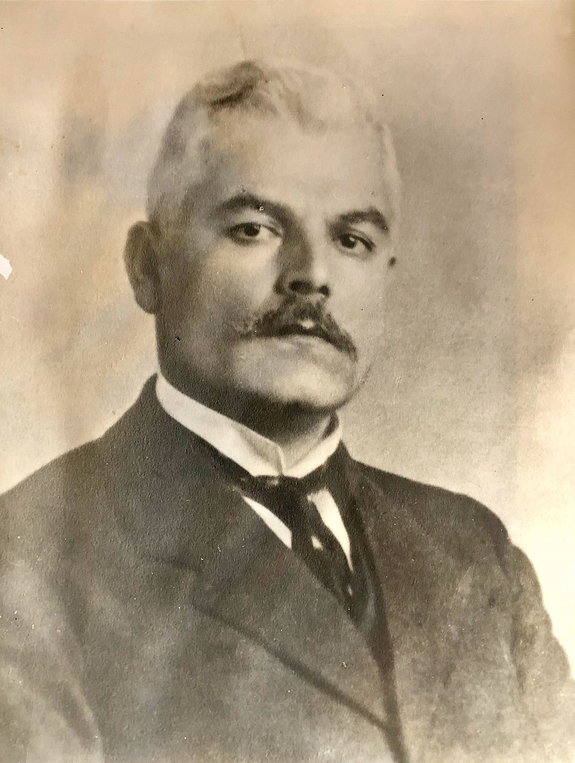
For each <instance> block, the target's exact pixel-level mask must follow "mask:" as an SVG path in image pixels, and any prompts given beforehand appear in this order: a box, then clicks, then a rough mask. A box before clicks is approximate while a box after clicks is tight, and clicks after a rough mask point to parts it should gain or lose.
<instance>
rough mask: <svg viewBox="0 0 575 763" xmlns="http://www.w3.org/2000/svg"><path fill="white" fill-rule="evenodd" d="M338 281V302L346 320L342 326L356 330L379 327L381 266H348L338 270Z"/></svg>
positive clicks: (381, 295)
mask: <svg viewBox="0 0 575 763" xmlns="http://www.w3.org/2000/svg"><path fill="white" fill-rule="evenodd" d="M340 283H341V287H340V296H339V299H337V304H338V308H339V310H340V311H341V315H342V320H344V321H345V324H347V326H346V325H345V324H344V328H347V330H349V331H350V333H351V332H355V333H356V334H357V333H358V332H359V334H362V333H365V332H368V333H372V332H373V331H374V330H376V329H378V328H379V327H380V326H381V323H382V318H383V307H384V298H385V284H386V278H385V273H383V272H382V268H380V267H377V268H376V267H366V268H363V267H361V266H360V265H359V266H358V265H356V266H355V267H350V266H348V267H347V268H345V269H344V271H343V272H342V274H341V281H340ZM334 303H336V300H335V299H334ZM358 338H361V336H360V337H358Z"/></svg>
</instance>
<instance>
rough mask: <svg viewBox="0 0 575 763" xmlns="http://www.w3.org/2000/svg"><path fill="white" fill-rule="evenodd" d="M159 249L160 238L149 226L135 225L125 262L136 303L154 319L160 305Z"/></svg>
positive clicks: (126, 251) (130, 235)
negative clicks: (153, 316)
mask: <svg viewBox="0 0 575 763" xmlns="http://www.w3.org/2000/svg"><path fill="white" fill-rule="evenodd" d="M158 249H159V242H158V238H157V235H156V234H155V233H154V231H153V229H152V228H151V226H150V224H149V223H146V222H139V223H135V224H134V225H132V227H131V228H130V230H129V231H128V239H127V241H126V247H125V249H124V262H125V263H126V270H127V271H128V278H129V279H130V283H131V284H132V289H133V291H134V296H135V297H136V302H137V303H138V305H139V306H140V307H141V308H142V310H144V311H145V312H146V313H151V314H153V315H155V314H156V313H157V312H158V311H159V309H160V305H161V283H160V275H159V271H160V268H159V261H158Z"/></svg>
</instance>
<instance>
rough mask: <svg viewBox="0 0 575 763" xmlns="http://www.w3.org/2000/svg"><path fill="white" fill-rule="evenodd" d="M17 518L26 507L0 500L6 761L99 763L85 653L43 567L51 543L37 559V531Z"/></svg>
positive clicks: (1, 738)
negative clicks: (84, 676) (86, 691)
mask: <svg viewBox="0 0 575 763" xmlns="http://www.w3.org/2000/svg"><path fill="white" fill-rule="evenodd" d="M14 513H16V514H17V515H19V516H22V515H23V514H24V513H25V507H22V505H21V504H20V503H19V502H18V503H16V504H15V505H13V506H10V507H9V506H8V502H4V501H3V500H0V531H1V535H0V761H2V763H24V761H26V763H100V762H101V761H102V760H103V757H102V753H101V740H100V738H99V733H98V729H97V726H96V723H95V720H94V717H93V715H92V713H91V711H90V708H89V706H88V702H87V701H86V699H85V697H84V696H83V693H82V690H81V659H80V652H79V649H78V648H77V646H76V645H75V640H74V637H73V634H72V633H71V630H70V628H69V627H67V620H66V617H65V615H64V612H63V608H62V603H61V601H60V600H59V597H58V596H56V595H55V594H54V591H53V586H51V585H50V582H49V580H50V574H49V572H48V571H47V568H46V565H45V564H44V558H45V557H47V556H49V550H48V549H49V546H50V543H49V540H48V538H46V537H44V539H43V541H42V542H41V544H37V545H35V547H34V553H31V545H32V541H31V536H32V535H33V533H32V529H31V527H30V526H24V527H22V523H20V522H15V521H11V520H10V517H11V516H13V515H14ZM26 531H27V532H26Z"/></svg>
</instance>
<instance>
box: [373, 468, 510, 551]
mask: <svg viewBox="0 0 575 763" xmlns="http://www.w3.org/2000/svg"><path fill="white" fill-rule="evenodd" d="M358 465H359V467H360V469H361V470H362V471H363V472H364V475H365V476H366V477H367V478H368V479H369V480H370V481H371V482H372V483H373V484H375V485H377V487H378V488H379V490H381V491H383V493H384V494H385V495H386V496H387V497H388V499H390V500H392V501H393V502H394V503H397V504H400V505H401V506H402V507H403V509H404V510H406V511H407V512H408V513H409V515H410V516H411V517H412V518H413V520H414V521H415V522H417V523H418V524H419V525H420V526H421V527H422V528H423V530H424V531H425V532H426V533H427V534H428V535H430V536H431V537H433V539H434V540H435V541H436V542H437V543H439V544H440V545H444V546H447V547H449V549H450V550H451V552H452V553H453V552H456V551H457V550H460V551H461V555H462V556H467V555H468V552H469V550H470V549H471V548H475V549H481V548H484V549H485V548H486V547H489V548H490V549H493V550H494V551H495V553H496V555H497V557H498V559H499V561H500V562H502V561H503V559H504V556H505V552H506V549H507V547H508V545H509V543H510V540H509V535H508V532H507V529H506V528H505V525H504V524H503V522H502V521H501V519H500V518H499V517H498V516H497V514H495V512H493V511H491V509H489V508H487V506H484V505H483V504H482V503H480V502H479V501H477V500H475V499H474V498H470V497H469V496H467V495H464V494H463V493H456V492H453V491H450V490H446V489H445V488H441V487H437V486H435V485H429V484H426V483H423V482H418V481H416V480H413V479H409V478H408V477H403V476H400V475H398V474H392V473H390V472H386V471H383V470H381V469H378V468H376V467H373V466H368V465H367V464H363V463H359V462H358Z"/></svg>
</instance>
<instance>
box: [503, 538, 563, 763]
mask: <svg viewBox="0 0 575 763" xmlns="http://www.w3.org/2000/svg"><path fill="white" fill-rule="evenodd" d="M503 564H504V567H505V569H506V572H507V576H508V579H509V582H510V585H511V587H512V599H511V600H512V603H513V613H512V617H513V641H512V644H511V653H512V656H513V660H514V663H515V669H516V672H517V679H518V682H519V686H520V688H521V691H522V697H523V702H524V704H525V710H526V714H527V716H528V717H529V718H530V719H531V720H532V722H533V724H534V728H536V729H537V731H538V734H539V736H540V739H541V744H542V747H543V749H544V750H545V752H546V753H547V756H548V759H549V760H550V761H553V763H559V762H561V763H562V762H563V761H566V762H568V763H573V762H574V761H575V684H574V682H573V679H572V677H571V674H570V669H569V663H568V660H567V657H566V655H565V653H564V651H563V649H562V648H561V646H560V645H559V643H558V641H557V639H556V638H555V637H554V635H553V632H552V627H551V621H550V618H549V615H548V614H547V612H546V610H545V608H544V606H543V601H542V595H541V587H540V585H539V581H538V579H537V576H536V573H535V571H534V569H533V566H532V564H531V562H530V561H529V559H528V558H527V556H526V555H525V554H524V553H523V552H522V551H520V550H519V549H518V548H517V547H515V546H513V545H512V544H511V543H510V542H509V541H508V542H507V544H506V546H505V552H504V555H503Z"/></svg>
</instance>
